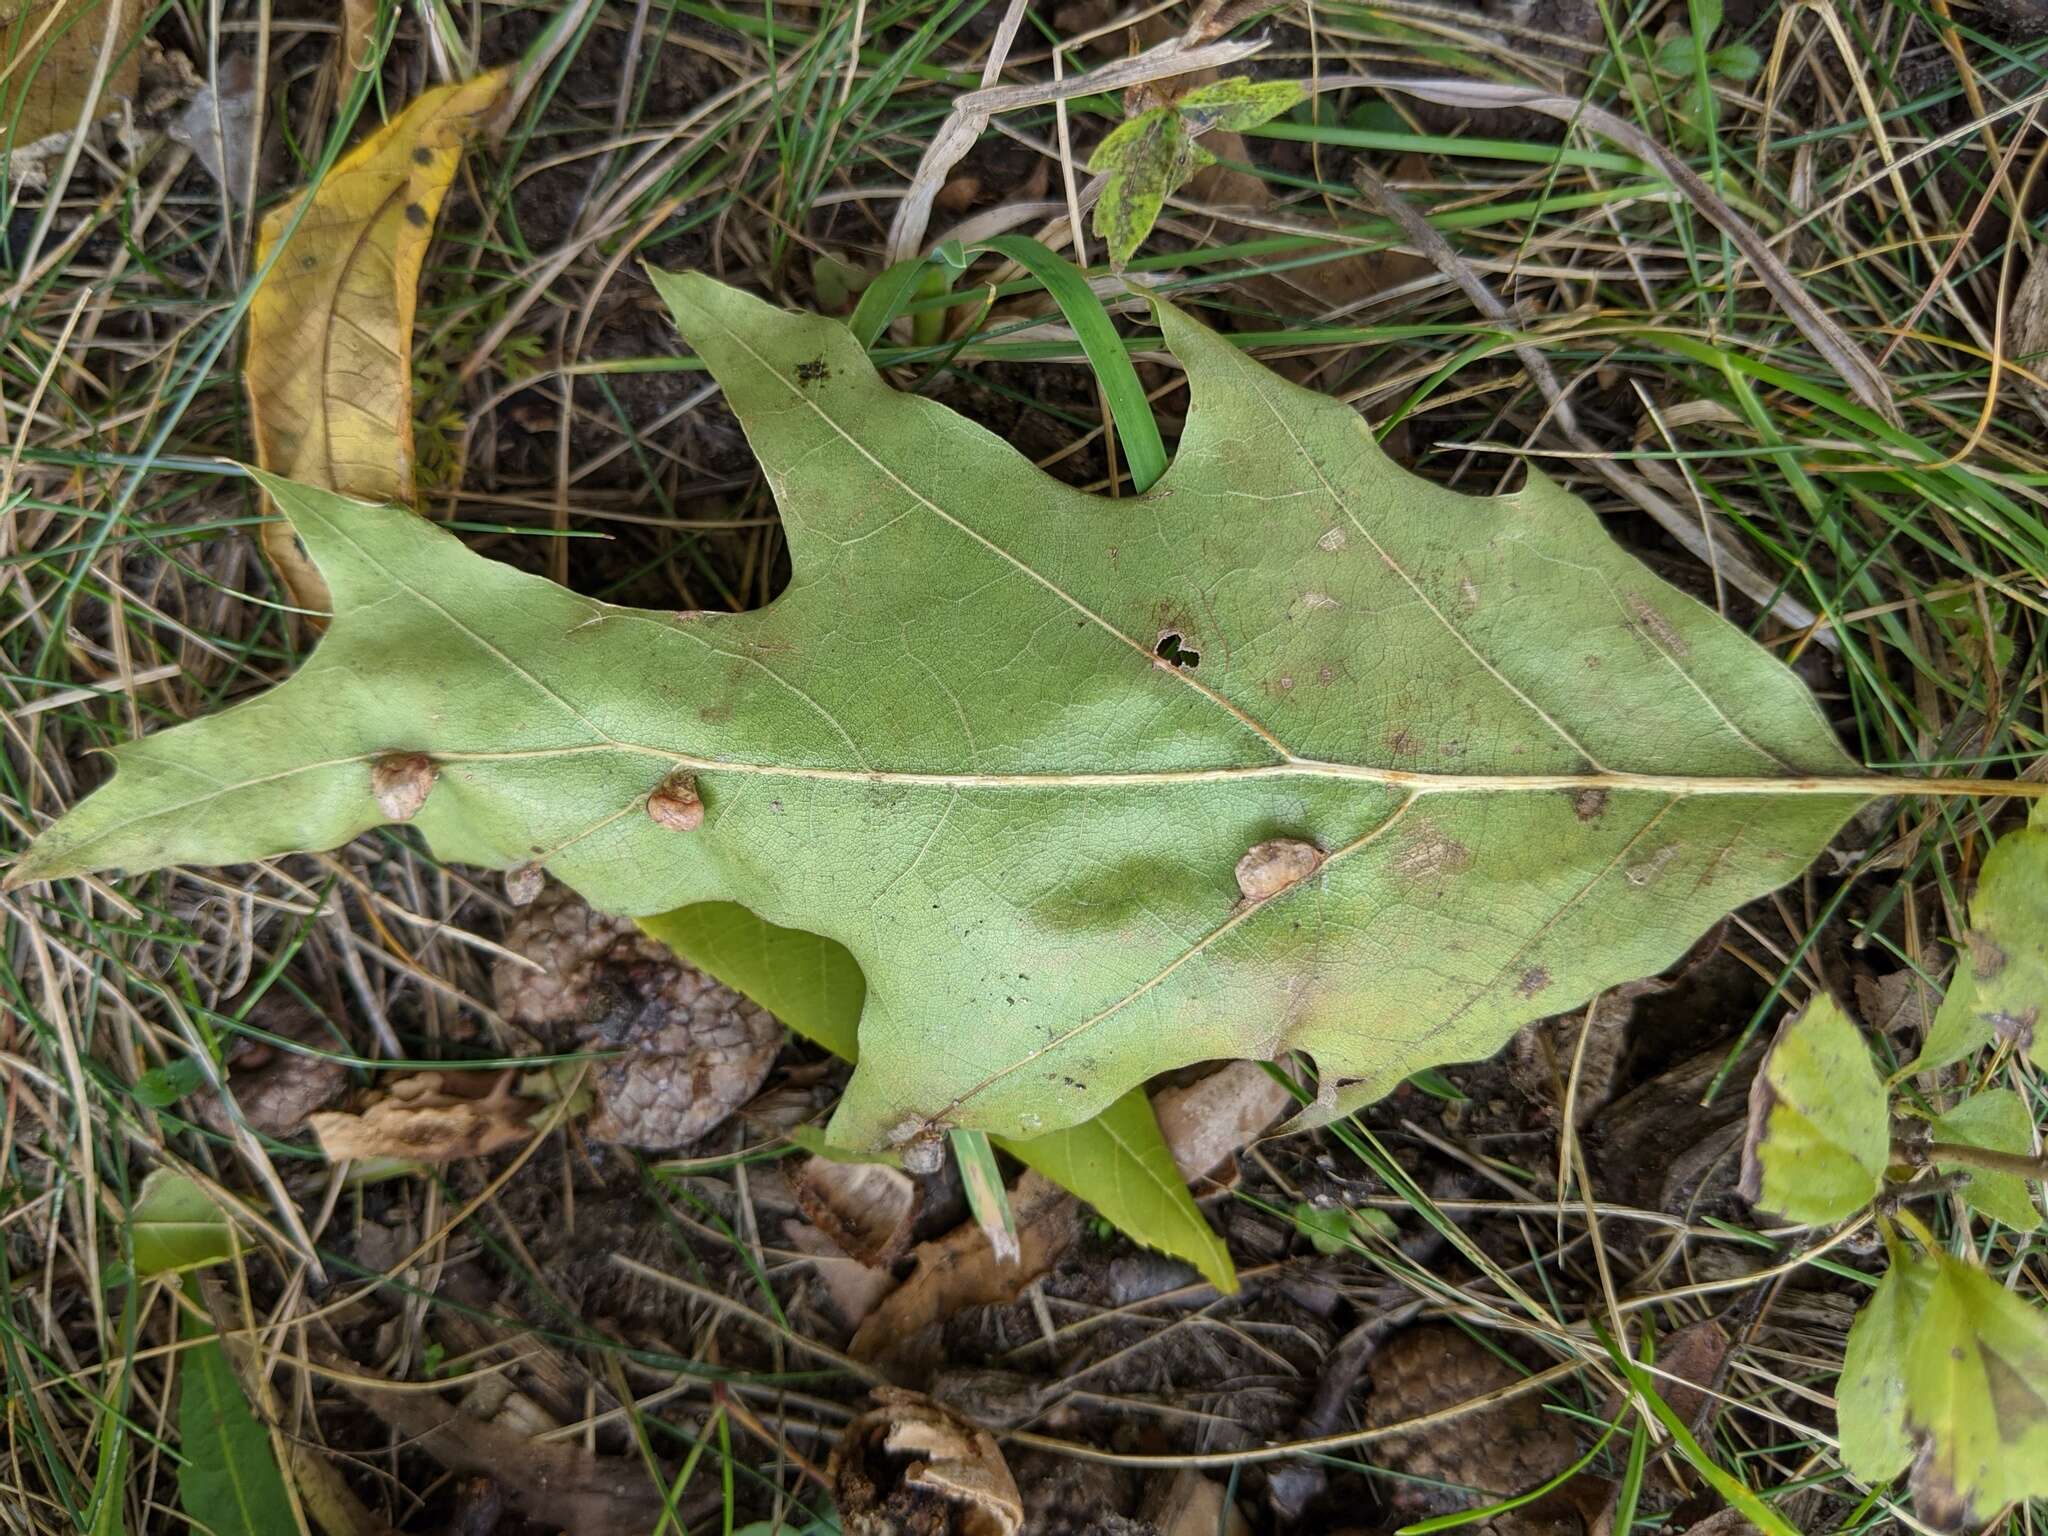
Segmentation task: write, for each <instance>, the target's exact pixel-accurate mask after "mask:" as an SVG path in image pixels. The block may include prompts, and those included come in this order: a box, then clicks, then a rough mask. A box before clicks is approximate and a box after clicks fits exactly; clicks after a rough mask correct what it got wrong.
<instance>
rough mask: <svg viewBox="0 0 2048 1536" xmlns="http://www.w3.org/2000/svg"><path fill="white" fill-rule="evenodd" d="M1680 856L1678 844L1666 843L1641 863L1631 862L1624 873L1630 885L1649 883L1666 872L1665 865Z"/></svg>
mask: <svg viewBox="0 0 2048 1536" xmlns="http://www.w3.org/2000/svg"><path fill="white" fill-rule="evenodd" d="M1677 857H1678V844H1676V843H1666V844H1665V845H1664V846H1663V847H1662V848H1659V849H1658V850H1657V851H1656V852H1655V853H1653V854H1651V855H1650V856H1649V857H1648V858H1647V859H1644V860H1643V861H1642V862H1641V863H1639V864H1631V865H1629V867H1628V868H1627V869H1626V870H1624V871H1623V872H1622V873H1623V875H1624V877H1625V878H1626V879H1627V881H1628V883H1629V884H1630V885H1648V884H1649V883H1650V882H1651V881H1652V880H1654V879H1656V878H1657V877H1658V876H1659V875H1661V874H1663V873H1664V866H1665V865H1667V864H1669V863H1670V862H1671V861H1672V860H1673V859H1675V858H1677Z"/></svg>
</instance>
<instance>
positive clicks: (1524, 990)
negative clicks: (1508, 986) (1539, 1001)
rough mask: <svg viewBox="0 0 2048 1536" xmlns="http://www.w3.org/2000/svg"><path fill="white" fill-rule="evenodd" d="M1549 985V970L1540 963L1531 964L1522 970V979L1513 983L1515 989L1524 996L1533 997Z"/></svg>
mask: <svg viewBox="0 0 2048 1536" xmlns="http://www.w3.org/2000/svg"><path fill="white" fill-rule="evenodd" d="M1549 985H1550V972H1548V971H1546V970H1545V969H1543V967H1542V966H1540V965H1532V966H1530V967H1529V969H1528V970H1526V971H1524V972H1522V979H1521V980H1520V981H1518V982H1516V983H1515V990H1516V991H1517V992H1519V993H1521V995H1522V996H1524V997H1534V996H1535V995H1536V994H1537V993H1538V992H1541V991H1542V990H1543V989H1544V988H1545V987H1547V986H1549Z"/></svg>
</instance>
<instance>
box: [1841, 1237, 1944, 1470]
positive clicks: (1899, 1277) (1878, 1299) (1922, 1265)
mask: <svg viewBox="0 0 2048 1536" xmlns="http://www.w3.org/2000/svg"><path fill="white" fill-rule="evenodd" d="M1934 1274H1935V1270H1934V1266H1933V1265H1932V1264H1930V1263H1928V1262H1927V1261H1926V1260H1924V1259H1922V1258H1919V1257H1918V1256H1917V1255H1915V1254H1914V1253H1913V1252H1912V1251H1911V1250H1910V1249H1908V1248H1907V1247H1905V1246H1904V1245H1903V1244H1895V1245H1891V1265H1890V1267H1889V1268H1888V1269H1886V1270H1885V1272H1884V1278H1883V1279H1881V1280H1879V1281H1878V1282H1877V1289H1876V1290H1874V1291H1873V1292H1871V1295H1870V1300H1868V1301H1866V1302H1865V1303H1864V1304H1863V1310H1862V1311H1860V1312H1858V1313H1857V1314H1856V1321H1855V1322H1854V1323H1853V1324H1852V1325H1851V1326H1850V1328H1849V1342H1848V1346H1847V1348H1846V1349H1845V1350H1844V1352H1843V1355H1842V1374H1841V1377H1840V1379H1839V1380H1837V1382H1836V1383H1835V1423H1836V1428H1837V1431H1838V1432H1839V1434H1840V1437H1841V1445H1842V1464H1843V1465H1844V1466H1846V1467H1847V1468H1848V1469H1849V1470H1850V1471H1851V1472H1853V1473H1854V1474H1855V1475H1856V1476H1858V1477H1860V1478H1862V1479H1863V1481H1864V1482H1866V1483H1870V1484H1873V1485H1875V1484H1880V1483H1888V1482H1890V1481H1891V1480H1892V1479H1893V1478H1895V1477H1897V1476H1898V1475H1899V1474H1900V1473H1901V1472H1903V1471H1905V1470H1906V1468H1907V1467H1908V1466H1909V1465H1911V1463H1912V1460H1913V1437H1912V1436H1911V1435H1910V1434H1908V1433H1907V1431H1906V1353H1907V1351H1908V1349H1909V1348H1910V1347H1911V1345H1912V1341H1913V1335H1914V1331H1915V1330H1916V1329H1917V1328H1918V1327H1919V1326H1920V1314H1921V1312H1922V1311H1923V1310H1924V1309H1925V1308H1926V1306H1927V1293H1928V1290H1929V1288H1930V1287H1932V1285H1933V1284H1934Z"/></svg>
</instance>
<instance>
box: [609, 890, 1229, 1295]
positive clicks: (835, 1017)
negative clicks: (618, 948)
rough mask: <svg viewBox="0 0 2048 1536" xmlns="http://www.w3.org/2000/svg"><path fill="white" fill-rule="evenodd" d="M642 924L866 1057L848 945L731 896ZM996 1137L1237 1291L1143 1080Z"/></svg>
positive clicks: (808, 1033) (803, 1025)
mask: <svg viewBox="0 0 2048 1536" xmlns="http://www.w3.org/2000/svg"><path fill="white" fill-rule="evenodd" d="M640 926H641V927H642V928H644V929H646V930H647V932H648V933H649V934H651V935H653V936H654V937H655V938H657V939H659V940H660V941H661V942H662V943H664V944H666V945H667V946H668V947H669V948H670V949H672V950H674V951H675V952H676V953H677V954H679V955H681V956H682V957H683V958H684V959H685V960H687V961H689V962H690V964H692V965H694V966H696V967H697V969H698V970H700V971H704V972H707V973H709V974H710V975H712V976H715V977H717V978H718V979H719V980H720V981H722V982H724V983H725V984H726V985H727V986H728V987H731V988H732V989H733V990H734V991H736V992H741V993H744V994H745V995H746V996H748V997H751V998H752V999H753V1000H754V1001H755V1002H757V1003H759V1004H760V1005H761V1006H762V1007H763V1008H766V1009H767V1010H768V1011H769V1012H770V1013H772V1014H774V1015H775V1016H776V1017H777V1018H779V1019H781V1020H782V1022H783V1023H785V1024H787V1025H788V1026H789V1027H790V1028H791V1029H793V1030H795V1031H796V1032H797V1033H798V1034H800V1035H802V1036H803V1037H804V1038H805V1039H806V1040H809V1041H811V1042H812V1043H813V1044H816V1045H820V1046H823V1047H824V1048H825V1049H826V1050H828V1051H830V1052H831V1053H832V1054H833V1055H834V1056H837V1057H838V1058H839V1059H840V1060H842V1061H858V1060H859V1059H860V1042H859V1037H858V1029H859V1025H860V1013H861V1003H862V999H863V996H864V994H865V993H866V990H867V983H866V982H865V981H864V980H863V979H862V977H861V974H860V966H859V965H858V964H856V963H855V961H854V958H853V956H852V955H850V954H848V953H847V951H846V948H845V946H844V945H841V944H835V943H833V942H832V940H830V939H827V938H821V937H820V936H819V935H817V934H815V933H799V932H797V931H796V930H794V929H790V928H778V927H776V926H775V925H774V924H773V923H768V922H763V921H762V920H761V919H760V918H758V917H756V916H755V915H754V914H753V913H752V912H749V911H748V910H747V909H746V908H745V907H742V906H738V905H735V904H734V903H732V902H703V903H700V904H699V905H697V906H694V907H683V908H681V909H679V910H678V911H674V912H664V913H662V914H661V915H660V916H658V917H648V918H642V919H641V920H640ZM797 1139H798V1140H800V1141H802V1142H804V1143H805V1145H806V1150H807V1151H812V1152H820V1153H822V1154H823V1155H825V1156H827V1157H834V1158H846V1157H848V1156H849V1155H851V1156H854V1157H858V1156H860V1154H858V1153H852V1154H849V1153H848V1152H847V1150H846V1149H844V1148H840V1147H834V1146H832V1145H831V1144H830V1143H828V1142H826V1141H825V1140H824V1138H823V1136H822V1135H819V1136H818V1137H817V1139H816V1141H815V1142H813V1141H811V1140H810V1138H803V1137H800V1138H797ZM996 1144H997V1145H998V1146H1000V1147H1001V1148H1002V1149H1003V1150H1004V1151H1005V1152H1007V1153H1009V1154H1010V1155H1011V1156H1012V1157H1014V1158H1016V1159H1017V1160H1018V1161H1019V1162H1021V1163H1023V1164H1024V1165H1025V1166H1026V1167H1029V1168H1036V1169H1037V1170H1038V1171H1039V1172H1040V1173H1042V1174H1044V1175H1045V1176H1046V1177H1047V1178H1048V1179H1051V1180H1052V1181H1053V1183H1055V1184H1057V1185H1059V1186H1060V1187H1061V1188H1062V1189H1064V1190H1066V1191H1068V1192H1069V1193H1070V1194H1074V1195H1078V1196H1080V1197H1081V1198H1082V1199H1083V1200H1086V1201H1087V1202H1088V1203H1089V1204H1090V1205H1092V1206H1094V1207H1095V1209H1096V1210H1097V1211H1098V1212H1100V1213H1101V1215H1102V1216H1103V1217H1104V1218H1105V1219H1106V1220H1108V1221H1109V1222H1110V1223H1111V1224H1112V1225H1114V1226H1115V1227H1116V1228H1117V1229H1118V1230H1119V1231H1121V1232H1123V1233H1124V1234H1125V1235H1126V1236H1127V1237H1130V1238H1131V1239H1133V1240H1134V1241H1136V1242H1140V1243H1143V1244H1145V1245H1146V1246H1147V1247H1151V1248H1157V1249H1159V1250H1160V1251H1161V1252H1162V1253H1170V1254H1172V1255H1173V1256H1174V1257H1175V1258H1180V1259H1186V1260H1187V1261H1188V1262H1189V1263H1191V1264H1193V1265H1194V1266H1195V1267H1196V1268H1197V1269H1199V1270H1200V1271H1201V1272H1202V1274H1203V1275H1204V1276H1205V1277H1206V1278H1207V1279H1208V1280H1209V1281H1211V1282H1212V1283H1213V1284H1214V1285H1215V1286H1216V1287H1217V1289H1219V1290H1222V1291H1231V1292H1234V1291H1235V1290H1236V1289H1237V1268H1236V1266H1235V1265H1234V1264H1232V1262H1231V1259H1230V1250H1229V1249H1228V1248H1227V1247H1225V1246H1224V1243H1223V1240H1222V1239H1221V1238H1220V1237H1218V1236H1217V1235H1216V1230H1215V1229H1214V1228H1213V1227H1211V1226H1210V1225H1209V1223H1208V1221H1207V1220H1206V1219H1205V1218H1204V1217H1203V1215H1202V1212H1201V1208H1200V1207H1199V1206H1197V1205H1196V1204H1195V1201H1194V1196H1192V1195H1191V1194H1189V1193H1188V1186H1187V1181H1186V1180H1185V1179H1183V1178H1182V1177H1181V1175H1180V1170H1179V1169H1178V1168H1176V1167H1175V1166H1174V1162H1173V1152H1172V1150H1171V1149H1170V1148H1168V1146H1167V1145H1166V1138H1165V1137H1164V1136H1162V1135H1161V1134H1160V1133H1159V1121H1158V1119H1157V1117H1155V1116H1154V1115H1153V1113H1152V1101H1151V1100H1150V1099H1148V1098H1147V1097H1146V1096H1145V1090H1144V1088H1143V1087H1142V1086H1141V1087H1137V1088H1133V1089H1132V1090H1131V1091H1130V1092H1129V1093H1126V1094H1125V1095H1124V1096H1123V1097H1122V1098H1120V1099H1118V1100H1117V1101H1116V1102H1115V1103H1114V1104H1112V1105H1110V1106H1109V1108H1107V1109H1105V1110H1104V1111H1103V1112H1102V1113H1101V1114H1099V1115H1097V1116H1096V1117H1095V1118H1094V1119H1093V1120H1086V1121H1083V1122H1082V1123H1081V1124H1079V1125H1076V1126H1070V1127H1069V1128H1067V1129H1066V1130H1063V1131H1054V1132H1052V1133H1051V1134H1050V1135H1047V1136H1034V1137H1031V1138H1030V1139H1029V1140H1024V1141H1018V1140H1013V1139H1011V1138H1008V1137H997V1138H996Z"/></svg>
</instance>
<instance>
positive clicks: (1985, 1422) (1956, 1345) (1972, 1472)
mask: <svg viewBox="0 0 2048 1536" xmlns="http://www.w3.org/2000/svg"><path fill="white" fill-rule="evenodd" d="M1933 1261H1934V1264H1935V1266H1936V1269H1937V1272H1936V1274H1935V1275H1934V1276H1933V1278H1932V1282H1931V1284H1930V1286H1929V1288H1928V1295H1927V1301H1926V1304H1925V1306H1924V1307H1923V1308H1922V1309H1921V1313H1920V1319H1919V1326H1918V1327H1917V1328H1916V1329H1914V1330H1913V1336H1912V1341H1911V1345H1910V1348H1909V1349H1908V1351H1907V1354H1906V1371H1905V1381H1906V1424H1907V1428H1908V1430H1909V1432H1910V1433H1911V1434H1912V1435H1913V1436H1914V1438H1915V1440H1916V1442H1917V1443H1918V1445H1919V1456H1918V1460H1917V1461H1916V1462H1915V1464H1914V1467H1913V1496H1914V1502H1915V1504H1916V1505H1917V1506H1918V1509H1919V1512H1920V1514H1921V1516H1922V1517H1923V1518H1925V1519H1927V1520H1928V1521H1930V1522H1931V1523H1933V1524H1935V1525H1939V1526H1944V1527H1950V1526H1956V1525H1960V1524H1962V1523H1963V1522H1964V1521H1966V1520H1967V1521H1969V1522H1971V1523H1973V1524H1976V1523H1981V1522H1983V1521H1985V1520H1988V1519H1990V1518H1991V1516H1992V1515H1993V1514H1995V1513H1996V1512H1997V1511H1998V1510H2000V1509H2003V1508H2004V1507H2005V1506H2007V1505H2008V1504H2014V1503H2018V1502H2020V1501H2021V1500H2024V1499H2034V1498H2042V1497H2048V1314H2044V1313H2043V1312H2042V1311H2041V1309H2040V1308H2039V1307H2038V1306H2035V1305H2032V1304H2030V1303H2029V1302H2028V1301H2026V1300H2023V1299H2022V1298H2021V1297H2019V1296H2016V1295H2014V1294H2013V1293H2012V1292H2011V1291H2008V1290H2007V1289H2006V1288H2005V1287H2004V1286H2002V1285H2000V1284H1999V1283H1998V1282H1997V1281H1996V1280H1994V1279H1992V1278H1991V1276H1990V1275H1988V1274H1986V1273H1985V1272H1984V1271H1983V1270H1981V1269H1979V1268H1977V1267H1976V1266H1975V1265H1974V1264H1969V1263H1966V1262H1964V1261H1963V1260H1961V1259H1957V1258H1953V1257H1951V1256H1950V1255H1948V1254H1946V1253H1936V1254H1934V1256H1933Z"/></svg>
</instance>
